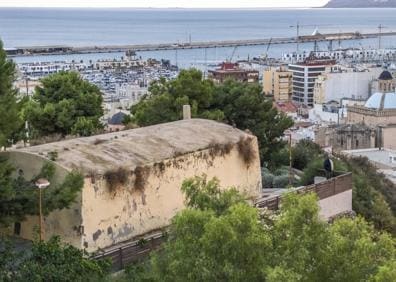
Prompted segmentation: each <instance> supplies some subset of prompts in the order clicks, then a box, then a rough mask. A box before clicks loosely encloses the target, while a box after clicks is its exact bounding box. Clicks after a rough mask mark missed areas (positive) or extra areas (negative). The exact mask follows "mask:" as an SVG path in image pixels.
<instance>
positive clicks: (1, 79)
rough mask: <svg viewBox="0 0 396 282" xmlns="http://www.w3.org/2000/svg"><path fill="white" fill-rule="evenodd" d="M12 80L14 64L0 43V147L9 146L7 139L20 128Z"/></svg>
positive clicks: (0, 42) (13, 78)
mask: <svg viewBox="0 0 396 282" xmlns="http://www.w3.org/2000/svg"><path fill="white" fill-rule="evenodd" d="M14 80H15V64H14V63H13V62H12V61H11V60H8V59H7V54H6V52H5V51H4V49H3V43H2V41H0V113H1V118H0V147H2V146H7V145H9V139H11V138H12V137H13V134H14V133H15V132H16V131H17V130H18V129H19V128H20V126H21V119H20V117H19V113H18V103H17V96H16V94H17V91H16V89H15V88H14V86H13V83H14Z"/></svg>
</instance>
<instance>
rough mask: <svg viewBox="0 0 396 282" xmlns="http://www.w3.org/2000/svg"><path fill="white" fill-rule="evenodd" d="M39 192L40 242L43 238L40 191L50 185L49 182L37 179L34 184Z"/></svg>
mask: <svg viewBox="0 0 396 282" xmlns="http://www.w3.org/2000/svg"><path fill="white" fill-rule="evenodd" d="M35 185H36V187H37V188H38V190H39V219H40V222H39V226H40V241H43V238H44V227H43V210H42V190H43V189H44V188H46V187H48V186H49V185H50V182H49V181H48V180H47V179H45V178H40V179H37V181H36V183H35Z"/></svg>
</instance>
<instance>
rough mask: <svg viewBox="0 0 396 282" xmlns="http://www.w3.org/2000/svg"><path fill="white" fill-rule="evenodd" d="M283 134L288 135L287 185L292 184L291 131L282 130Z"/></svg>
mask: <svg viewBox="0 0 396 282" xmlns="http://www.w3.org/2000/svg"><path fill="white" fill-rule="evenodd" d="M284 134H285V136H288V139H289V140H288V143H289V144H288V145H289V185H292V184H293V168H292V165H293V157H292V132H291V130H286V131H285V132H284Z"/></svg>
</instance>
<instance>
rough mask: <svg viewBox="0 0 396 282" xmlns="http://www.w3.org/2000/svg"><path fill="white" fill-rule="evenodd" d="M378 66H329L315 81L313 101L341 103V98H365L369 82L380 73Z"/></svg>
mask: <svg viewBox="0 0 396 282" xmlns="http://www.w3.org/2000/svg"><path fill="white" fill-rule="evenodd" d="M381 72H382V68H379V67H365V66H362V67H354V68H348V67H344V66H340V65H337V66H334V67H331V69H330V72H326V73H324V74H322V75H320V76H318V78H317V79H316V81H315V85H314V103H315V104H324V103H328V102H330V101H337V102H339V103H341V100H342V99H354V100H367V99H368V97H369V96H370V95H371V94H372V93H371V83H372V82H373V81H374V80H375V79H376V78H377V77H378V76H379V75H380V74H381Z"/></svg>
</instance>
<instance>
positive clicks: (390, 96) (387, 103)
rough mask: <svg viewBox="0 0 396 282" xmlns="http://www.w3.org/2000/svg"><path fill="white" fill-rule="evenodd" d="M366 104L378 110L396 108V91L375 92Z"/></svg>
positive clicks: (367, 106)
mask: <svg viewBox="0 0 396 282" xmlns="http://www.w3.org/2000/svg"><path fill="white" fill-rule="evenodd" d="M364 106H365V107H366V108H369V109H377V110H387V109H396V93H394V92H390V93H381V92H378V93H374V94H373V95H371V96H370V98H368V100H367V101H366V104H365V105H364Z"/></svg>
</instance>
